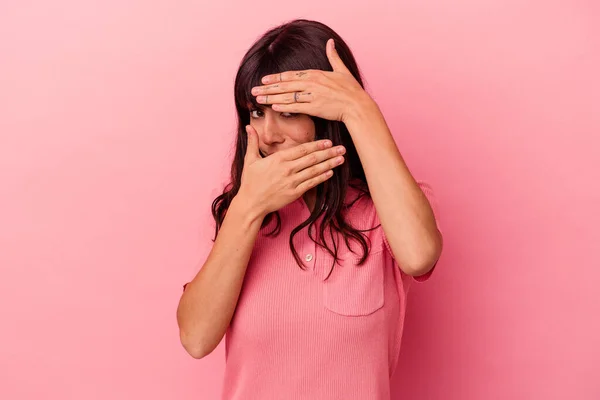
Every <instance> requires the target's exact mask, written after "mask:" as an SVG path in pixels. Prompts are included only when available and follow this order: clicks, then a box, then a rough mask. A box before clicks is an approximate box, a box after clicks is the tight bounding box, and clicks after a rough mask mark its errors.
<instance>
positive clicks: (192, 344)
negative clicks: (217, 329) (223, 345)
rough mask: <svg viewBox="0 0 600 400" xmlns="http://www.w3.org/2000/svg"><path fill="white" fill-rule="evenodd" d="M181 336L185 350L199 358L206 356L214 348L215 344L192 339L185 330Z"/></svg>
mask: <svg viewBox="0 0 600 400" xmlns="http://www.w3.org/2000/svg"><path fill="white" fill-rule="evenodd" d="M179 337H180V341H181V345H182V346H183V348H184V349H185V351H186V352H187V353H188V354H189V355H190V356H192V357H193V358H195V359H197V360H199V359H202V358H204V357H206V356H207V355H209V354H210V353H212V351H213V350H214V346H207V345H206V344H205V343H204V341H203V340H199V339H197V338H195V339H192V338H190V337H189V336H188V335H185V334H184V333H183V332H182V333H180V335H179Z"/></svg>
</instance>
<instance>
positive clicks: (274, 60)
mask: <svg viewBox="0 0 600 400" xmlns="http://www.w3.org/2000/svg"><path fill="white" fill-rule="evenodd" d="M277 53H278V54H277V55H275V54H274V53H273V52H264V53H262V54H261V53H254V54H253V55H252V56H250V57H249V58H248V59H247V60H246V62H245V63H244V64H243V65H242V66H241V67H240V70H239V72H238V76H237V80H236V87H235V105H236V107H237V108H238V110H244V111H249V110H250V108H248V106H251V108H257V109H262V108H264V107H265V105H264V104H259V103H257V102H256V97H255V96H253V95H252V92H251V90H252V88H253V87H254V86H261V85H262V82H261V79H262V78H263V77H264V76H266V75H271V74H278V73H280V72H285V71H300V70H306V69H323V70H328V69H329V70H330V69H331V67H330V66H329V65H320V63H319V57H318V56H317V54H312V53H311V52H310V51H309V50H307V49H306V48H302V47H300V48H295V49H290V50H288V49H280V51H278V52H277ZM325 62H328V61H327V60H325ZM267 107H270V105H269V106H267Z"/></svg>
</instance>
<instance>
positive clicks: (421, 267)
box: [402, 232, 443, 277]
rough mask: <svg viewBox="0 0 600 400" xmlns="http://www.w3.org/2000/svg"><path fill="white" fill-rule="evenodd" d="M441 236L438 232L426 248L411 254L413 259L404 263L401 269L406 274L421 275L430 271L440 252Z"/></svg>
mask: <svg viewBox="0 0 600 400" xmlns="http://www.w3.org/2000/svg"><path fill="white" fill-rule="evenodd" d="M442 247H443V245H442V236H441V234H439V232H438V237H437V240H434V241H432V243H430V244H429V245H428V246H427V247H426V248H424V249H422V250H421V251H419V252H418V253H417V254H416V255H414V256H413V259H412V260H410V261H409V262H406V263H404V265H403V266H402V269H403V271H404V272H405V273H406V274H407V275H411V276H415V277H418V276H421V275H425V274H427V273H428V272H430V271H431V270H432V269H433V267H435V265H436V264H437V262H438V260H439V258H440V256H441V254H442Z"/></svg>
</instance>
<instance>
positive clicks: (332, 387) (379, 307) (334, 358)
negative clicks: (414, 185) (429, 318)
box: [222, 183, 436, 400]
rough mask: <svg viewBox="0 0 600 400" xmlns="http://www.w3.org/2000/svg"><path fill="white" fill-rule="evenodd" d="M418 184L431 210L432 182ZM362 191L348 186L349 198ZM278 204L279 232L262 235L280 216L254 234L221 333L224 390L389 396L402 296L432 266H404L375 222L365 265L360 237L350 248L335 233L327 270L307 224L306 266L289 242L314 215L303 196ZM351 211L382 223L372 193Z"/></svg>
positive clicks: (241, 396)
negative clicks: (418, 272)
mask: <svg viewBox="0 0 600 400" xmlns="http://www.w3.org/2000/svg"><path fill="white" fill-rule="evenodd" d="M420 186H421V188H422V190H423V192H424V193H425V194H426V196H427V197H428V198H429V199H430V202H431V204H432V207H434V211H435V209H436V206H435V202H434V200H435V199H434V198H433V193H432V191H431V188H430V187H429V186H428V185H426V184H424V183H420ZM357 194H358V191H357V190H355V189H352V188H349V191H348V197H347V199H348V200H346V202H349V201H350V200H351V199H354V198H355V196H356V195H357ZM279 212H280V215H281V223H282V226H281V232H280V234H279V236H277V237H275V238H271V237H267V236H266V235H265V234H266V233H267V232H270V231H271V230H272V228H273V227H274V226H275V221H274V220H272V221H271V223H270V224H269V225H268V226H266V227H264V228H263V229H261V231H260V232H259V234H258V237H257V240H256V243H255V247H254V250H253V253H252V256H251V258H250V262H249V264H248V268H247V272H246V276H245V280H244V285H243V288H242V291H241V294H240V298H239V302H238V305H237V308H236V311H235V314H234V316H233V319H232V321H231V324H230V326H229V328H228V330H227V333H226V336H225V341H226V342H225V346H226V347H225V352H226V370H225V379H224V382H223V397H222V400H271V399H273V400H275V399H276V400H300V399H302V400H333V399H340V400H351V399H357V400H359V399H360V400H389V398H390V377H391V376H392V374H393V373H394V370H395V368H396V365H397V361H398V355H399V352H400V342H401V338H402V331H403V323H404V314H405V310H406V296H407V293H408V290H409V287H410V284H411V283H412V282H413V281H414V280H418V281H424V280H426V279H428V278H429V276H430V275H431V272H430V273H428V274H427V275H425V276H421V277H419V278H412V277H410V276H409V275H406V274H405V273H403V272H401V270H400V269H399V267H398V264H397V263H396V262H395V260H394V258H393V255H392V252H391V250H390V248H389V245H388V243H387V240H386V239H385V235H384V234H383V229H382V228H381V226H379V227H378V228H377V229H374V230H372V231H370V232H365V235H367V236H368V237H369V239H370V243H371V246H372V248H371V253H370V255H369V257H368V259H367V261H366V262H365V264H363V265H362V266H356V265H355V264H354V263H355V262H356V260H358V259H359V258H360V255H361V254H362V251H361V248H360V246H359V245H358V244H357V243H355V242H354V241H350V245H351V248H352V249H354V250H356V251H357V254H353V253H351V252H350V249H349V248H348V247H346V245H345V243H344V242H343V240H341V241H339V243H338V253H339V254H340V256H341V258H342V259H344V261H340V264H336V265H335V267H334V269H333V272H332V273H331V276H330V277H329V278H328V279H327V280H325V279H324V278H325V277H326V276H327V274H328V273H329V269H330V266H331V263H332V260H333V258H332V256H330V255H329V254H328V253H327V252H326V251H325V250H324V249H322V248H321V247H319V246H317V245H316V244H315V243H314V242H313V241H312V240H311V239H310V238H309V236H308V233H307V228H306V227H305V228H304V229H303V230H302V231H300V232H298V233H297V234H296V236H295V238H294V243H295V245H296V249H297V251H298V254H299V255H300V256H301V258H302V260H303V263H304V264H305V265H306V267H307V269H306V270H302V269H300V267H299V266H298V265H297V264H296V262H295V260H294V258H293V255H292V253H291V250H290V248H289V244H288V243H289V236H290V232H291V230H292V229H293V228H294V227H296V226H297V225H299V224H300V223H301V222H302V221H304V220H306V219H307V218H308V217H309V215H310V211H309V209H308V208H307V206H306V204H305V203H304V201H303V199H302V198H300V199H298V200H296V201H294V202H293V203H291V204H289V205H287V206H285V207H284V208H282V209H280V210H279ZM347 219H348V220H349V221H350V223H351V224H352V225H353V226H354V227H356V228H359V229H365V228H370V227H374V226H377V225H379V218H378V216H377V213H376V211H375V207H374V204H373V201H372V200H371V199H370V198H369V197H368V196H363V197H362V198H361V199H360V200H358V201H357V202H356V203H355V204H354V205H353V206H352V207H351V208H350V210H349V212H348V214H347ZM318 222H320V220H319V221H317V223H318ZM317 226H318V224H317ZM326 232H328V231H327V230H326ZM313 233H314V234H313V237H316V231H314V232H313ZM328 243H330V245H331V242H330V239H329V240H328Z"/></svg>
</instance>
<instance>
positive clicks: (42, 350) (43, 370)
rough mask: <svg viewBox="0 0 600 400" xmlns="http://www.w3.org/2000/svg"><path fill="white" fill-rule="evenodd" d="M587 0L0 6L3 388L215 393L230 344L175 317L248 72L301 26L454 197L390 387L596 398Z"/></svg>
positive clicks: (425, 173)
mask: <svg viewBox="0 0 600 400" xmlns="http://www.w3.org/2000/svg"><path fill="white" fill-rule="evenodd" d="M231 3H234V4H233V7H234V9H233V10H234V11H229V10H226V9H225V7H229V6H230V5H231ZM593 3H594V2H592V1H588V2H587V4H586V2H583V1H571V0H563V1H543V2H542V1H529V2H524V1H521V0H519V1H517V0H489V1H485V2H482V1H475V0H472V1H466V0H463V1H462V2H456V1H442V0H418V1H417V0H409V1H402V2H391V1H383V0H371V1H368V2H348V1H341V0H340V1H327V2H323V1H320V0H318V1H315V0H307V1H304V2H302V4H296V3H294V2H291V3H278V4H277V6H276V7H275V6H274V3H264V4H260V3H252V2H250V3H249V2H245V1H235V2H232V1H230V2H211V3H210V4H203V2H172V1H167V0H162V1H135V2H134V1H127V2H121V1H114V0H113V1H103V2H100V1H96V2H90V1H88V2H81V1H74V0H72V1H67V0H57V1H53V2H48V1H46V2H43V1H26V2H25V1H20V2H17V1H11V2H9V1H5V2H2V3H1V4H0V54H1V56H0V57H1V62H0V182H1V183H0V265H1V269H0V271H1V273H2V276H1V277H0V296H1V301H0V315H1V317H2V322H3V329H1V330H0V343H1V344H0V398H2V399H11V400H12V399H78V400H79V399H86V400H88V399H90V400H91V399H103V400H104V399H112V400H120V399H128V400H129V399H138V398H139V399H145V400H153V399H157V400H159V399H160V400H164V399H207V400H216V399H218V394H219V392H220V379H221V377H222V367H223V347H222V345H221V347H219V348H218V349H217V350H216V351H215V352H214V353H213V354H211V355H210V356H209V357H207V358H206V359H203V360H200V361H198V360H194V359H192V358H190V357H189V356H187V354H186V353H185V352H184V350H183V348H182V347H181V346H180V344H179V342H178V336H177V326H176V321H175V309H176V305H177V301H178V299H179V295H180V293H181V292H180V291H181V285H182V284H183V282H184V281H185V280H186V279H188V278H189V277H190V275H191V274H193V273H194V271H195V268H196V265H195V263H196V262H197V260H198V258H199V257H200V255H201V254H202V253H203V252H205V251H206V248H205V246H204V244H199V243H205V241H206V238H205V237H203V234H202V232H201V227H202V224H203V222H204V220H203V218H204V217H203V215H204V214H203V209H202V208H203V207H207V206H208V205H209V204H210V200H211V196H212V195H214V194H215V193H214V192H213V191H212V190H211V188H212V187H214V185H216V184H217V182H219V180H220V179H221V176H222V175H223V174H224V173H226V168H227V162H226V160H223V159H222V158H221V157H220V156H219V155H221V154H227V152H228V151H229V146H230V140H231V135H232V129H233V116H234V114H233V102H232V91H231V88H232V82H233V75H234V73H235V70H236V67H237V64H238V62H239V60H240V59H241V57H242V55H243V52H244V51H245V50H246V48H247V47H248V46H249V45H250V43H251V42H252V41H253V40H254V39H255V38H256V37H257V36H258V35H259V34H260V33H262V32H263V31H264V30H265V29H267V28H268V27H270V26H272V25H274V24H277V23H279V22H282V21H284V20H287V19H291V18H294V17H308V18H315V19H319V20H321V21H323V22H326V23H328V24H329V25H331V26H332V27H333V28H334V29H336V30H338V31H339V33H340V34H341V35H342V36H343V37H345V38H346V39H347V41H348V42H349V43H350V45H351V47H352V49H353V50H354V51H355V54H356V56H357V58H358V61H359V64H360V65H361V67H362V70H363V72H364V74H365V77H366V80H367V83H368V86H369V91H370V92H371V93H372V95H373V96H374V97H375V98H376V100H377V101H378V102H379V104H380V105H381V107H382V109H383V111H384V113H385V114H386V116H387V118H388V122H389V124H390V125H391V127H392V130H393V132H394V134H395V137H396V139H397V141H398V144H399V147H400V149H401V151H402V153H403V154H404V155H405V157H406V159H407V161H408V162H409V164H410V165H411V168H412V169H413V171H414V172H415V174H416V175H418V176H419V178H424V179H427V180H428V181H430V183H431V184H433V185H434V187H435V188H436V190H437V193H438V197H439V199H440V207H441V212H442V223H443V227H444V231H445V234H446V242H445V243H446V247H445V252H444V255H443V262H441V263H440V265H439V267H440V268H438V269H437V271H436V274H435V278H434V279H433V280H431V281H430V282H429V283H427V284H426V285H419V286H417V287H415V288H414V291H413V292H412V298H411V303H410V307H409V313H408V314H409V315H408V321H407V324H408V325H407V328H406V329H407V330H406V336H405V342H404V348H403V353H402V358H401V363H402V364H403V365H402V367H401V369H400V371H399V373H398V375H397V376H396V378H395V382H394V386H395V389H396V392H397V393H401V392H404V393H405V395H404V396H402V397H400V396H398V397H397V398H398V399H400V398H403V399H445V400H453V399H461V400H471V399H473V400H475V399H578V400H581V399H590V400H591V399H598V398H600V379H599V378H600V372H599V371H600V370H599V368H598V366H597V362H598V359H599V358H600V343H599V342H600V341H599V340H598V338H600V324H599V322H598V316H599V315H600V299H599V295H598V294H595V293H594V292H593V291H594V289H595V286H596V284H597V282H598V280H599V279H600V261H598V257H597V253H598V251H597V250H598V249H599V248H600V246H599V245H598V241H599V240H600V237H599V235H598V234H597V229H598V226H599V225H600V213H599V212H598V204H600V188H599V182H600V166H599V165H598V158H599V155H600V151H599V148H600V139H598V137H599V133H600V82H599V79H598V71H599V70H600V56H599V49H600V7H598V6H596V5H594V4H593ZM357 16H360V19H356V18H357ZM201 241H202V242H201Z"/></svg>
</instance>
